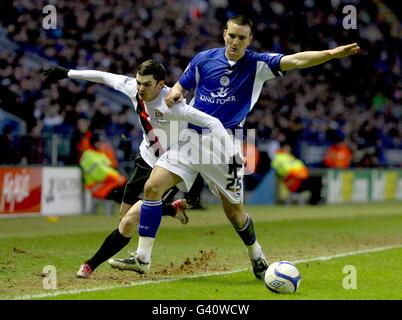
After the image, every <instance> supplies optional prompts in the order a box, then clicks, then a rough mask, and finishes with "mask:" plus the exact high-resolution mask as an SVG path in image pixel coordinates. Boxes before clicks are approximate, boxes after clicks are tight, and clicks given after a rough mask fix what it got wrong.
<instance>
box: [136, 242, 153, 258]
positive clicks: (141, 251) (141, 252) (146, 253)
mask: <svg viewBox="0 0 402 320" xmlns="http://www.w3.org/2000/svg"><path fill="white" fill-rule="evenodd" d="M154 241H155V238H150V237H139V238H138V249H137V257H138V258H139V259H140V260H141V261H142V262H145V263H148V262H149V261H150V260H151V254H152V247H153V246H154Z"/></svg>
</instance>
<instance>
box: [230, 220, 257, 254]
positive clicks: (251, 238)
mask: <svg viewBox="0 0 402 320" xmlns="http://www.w3.org/2000/svg"><path fill="white" fill-rule="evenodd" d="M246 215H247V219H246V223H245V224H244V226H243V227H242V228H240V229H237V228H236V227H235V230H236V232H237V233H238V235H239V236H240V238H241V239H242V240H243V242H244V244H245V245H246V246H251V245H253V244H254V242H255V240H256V235H255V231H254V224H253V220H252V219H251V217H250V216H249V215H248V214H247V213H246Z"/></svg>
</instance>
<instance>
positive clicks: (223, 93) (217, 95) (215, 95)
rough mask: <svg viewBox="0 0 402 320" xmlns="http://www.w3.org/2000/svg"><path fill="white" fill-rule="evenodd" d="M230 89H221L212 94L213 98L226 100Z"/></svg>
mask: <svg viewBox="0 0 402 320" xmlns="http://www.w3.org/2000/svg"><path fill="white" fill-rule="evenodd" d="M228 90H229V88H226V89H225V88H219V90H218V91H217V92H216V93H213V92H211V97H212V98H225V97H226V96H227V95H228Z"/></svg>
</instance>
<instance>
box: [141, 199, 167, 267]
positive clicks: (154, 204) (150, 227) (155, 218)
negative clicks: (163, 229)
mask: <svg viewBox="0 0 402 320" xmlns="http://www.w3.org/2000/svg"><path fill="white" fill-rule="evenodd" d="M161 219H162V201H161V200H156V201H152V200H144V201H143V203H142V205H141V214H140V224H139V226H138V235H139V239H138V248H137V256H138V257H139V258H140V260H141V261H143V262H148V261H149V260H150V259H151V254H152V246H153V241H154V238H155V236H156V232H157V231H158V228H159V225H160V223H161Z"/></svg>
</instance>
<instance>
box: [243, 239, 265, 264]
mask: <svg viewBox="0 0 402 320" xmlns="http://www.w3.org/2000/svg"><path fill="white" fill-rule="evenodd" d="M247 250H248V255H249V257H250V259H253V260H257V259H258V258H259V257H261V256H262V255H263V253H262V249H261V246H260V244H259V243H258V241H257V240H256V241H255V242H254V243H253V244H252V245H251V246H247Z"/></svg>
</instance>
